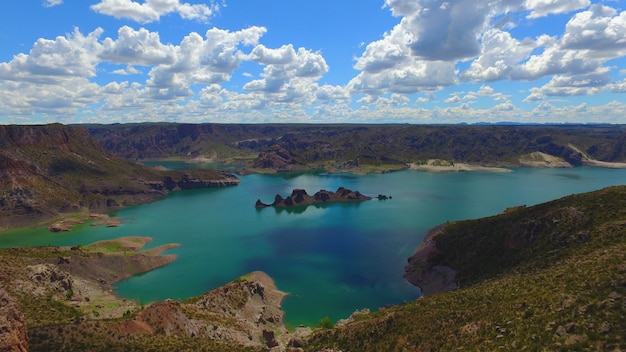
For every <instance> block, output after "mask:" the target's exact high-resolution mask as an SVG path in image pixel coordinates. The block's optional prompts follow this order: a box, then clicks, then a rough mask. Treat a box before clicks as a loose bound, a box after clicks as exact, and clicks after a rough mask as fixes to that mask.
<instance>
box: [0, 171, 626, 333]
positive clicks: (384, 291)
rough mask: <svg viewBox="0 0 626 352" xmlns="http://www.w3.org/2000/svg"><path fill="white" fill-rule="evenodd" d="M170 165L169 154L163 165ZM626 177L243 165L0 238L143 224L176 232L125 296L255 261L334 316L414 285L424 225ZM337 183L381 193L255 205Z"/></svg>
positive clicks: (304, 302)
mask: <svg viewBox="0 0 626 352" xmlns="http://www.w3.org/2000/svg"><path fill="white" fill-rule="evenodd" d="M168 166H169V167H176V165H175V164H170V165H168ZM624 183H626V170H611V169H601V168H587V167H583V168H575V169H563V170H560V169H559V170H553V169H519V170H515V171H514V172H511V173H484V172H468V173H449V174H445V173H444V174H435V173H423V172H414V171H403V172H396V173H389V174H382V175H365V176H354V175H325V174H318V175H315V174H300V175H289V176H267V175H249V176H244V177H242V183H241V184H240V185H239V186H237V187H229V188H219V189H205V190H194V191H181V192H175V193H173V194H171V195H170V196H168V197H166V198H164V199H162V200H160V201H157V202H154V203H151V204H145V205H141V206H136V207H130V208H127V209H124V210H122V211H120V212H118V213H117V214H115V215H116V216H119V217H121V218H122V219H123V223H122V225H121V226H119V227H117V228H106V227H90V226H87V225H84V226H82V227H79V228H78V229H77V230H75V231H72V232H71V233H62V234H52V233H49V232H47V231H46V230H45V229H44V230H19V231H13V232H9V233H6V234H3V235H0V246H2V247H8V246H23V245H44V244H55V245H74V244H87V243H90V242H93V241H97V240H101V239H107V238H115V237H120V236H135V235H137V236H150V237H153V238H154V241H153V242H152V243H151V244H150V246H158V245H161V244H165V243H172V242H175V243H180V244H181V247H179V248H176V249H173V250H170V251H169V252H168V253H174V254H177V255H178V259H177V260H176V261H175V262H173V263H172V264H170V265H168V266H166V267H163V268H160V269H158V270H154V271H152V272H149V273H147V274H144V275H139V276H136V277H134V278H132V279H130V280H127V281H124V282H121V283H119V284H118V285H117V292H118V294H120V295H121V296H123V297H128V298H133V299H137V300H140V301H143V302H149V301H153V300H162V299H166V298H176V299H181V298H187V297H190V296H194V295H198V294H200V293H202V292H205V291H207V290H210V289H212V288H215V287H217V286H219V285H222V284H224V283H227V282H229V281H231V280H233V279H235V278H237V277H238V276H241V275H243V274H246V273H248V272H250V271H253V270H262V271H265V272H267V273H268V274H269V275H270V276H272V277H273V278H274V279H275V281H276V284H277V286H278V287H279V289H281V290H283V291H286V292H289V293H291V296H289V297H287V298H286V299H285V301H284V302H283V308H284V310H285V311H286V317H285V318H286V322H287V323H288V325H290V326H292V327H293V326H297V325H299V324H316V323H317V321H319V320H320V319H321V318H323V317H324V316H329V317H330V318H331V319H332V320H333V321H336V320H337V319H340V318H344V317H347V316H349V315H350V313H351V312H353V311H354V310H355V309H361V308H365V307H368V308H370V309H377V308H379V307H382V306H385V305H387V304H398V303H402V302H403V301H406V300H412V299H415V298H417V297H418V296H419V294H420V293H419V290H418V289H417V288H415V287H413V286H411V285H409V284H408V283H406V282H405V281H404V279H403V278H402V273H403V267H404V265H405V263H406V259H407V257H409V256H410V255H411V254H412V253H413V251H414V250H415V247H416V246H418V245H419V244H420V243H421V241H422V239H423V236H424V235H425V233H426V231H427V230H428V228H430V227H432V226H434V225H437V224H440V223H442V222H445V221H452V220H458V219H468V218H477V217H483V216H488V215H493V214H495V213H499V212H501V211H502V210H503V209H505V208H506V207H510V206H515V205H521V204H527V205H532V204H536V203H540V202H544V201H548V200H552V199H555V198H558V197H561V196H565V195H568V194H572V193H580V192H585V191H591V190H596V189H600V188H603V187H605V186H609V185H617V184H624ZM339 186H344V187H347V188H350V189H353V190H359V191H361V192H362V193H364V194H367V195H372V196H374V195H377V194H379V193H383V194H387V195H391V196H392V197H393V199H391V200H387V201H378V200H372V201H367V202H363V203H341V204H330V205H326V206H320V207H317V206H309V207H307V208H299V209H295V210H276V209H273V208H266V209H260V210H257V209H255V208H254V203H255V201H256V199H257V198H261V200H263V201H264V202H271V201H272V200H273V198H274V195H275V194H277V193H280V194H281V195H287V194H290V193H291V190H292V189H293V188H304V189H306V190H307V191H308V192H309V193H310V194H312V193H314V192H316V191H317V190H319V189H328V190H335V189H336V188H338V187H339Z"/></svg>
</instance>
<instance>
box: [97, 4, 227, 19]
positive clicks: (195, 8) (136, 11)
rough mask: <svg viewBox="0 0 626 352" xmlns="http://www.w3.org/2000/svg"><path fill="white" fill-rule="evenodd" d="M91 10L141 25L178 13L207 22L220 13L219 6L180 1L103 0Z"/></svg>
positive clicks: (184, 16) (187, 17)
mask: <svg viewBox="0 0 626 352" xmlns="http://www.w3.org/2000/svg"><path fill="white" fill-rule="evenodd" d="M90 8H91V10H93V11H95V12H98V13H101V14H103V15H109V16H113V17H115V18H128V19H131V20H133V21H136V22H140V23H149V22H154V21H158V20H159V19H160V18H161V16H164V15H167V14H170V13H178V14H179V15H180V17H181V18H183V19H189V20H198V21H201V22H206V21H207V20H208V19H209V18H210V17H211V16H213V14H214V13H215V12H217V11H219V5H217V4H215V3H213V2H210V3H209V5H206V4H189V3H181V2H180V0H145V1H144V2H142V3H139V2H136V1H132V0H101V1H100V2H99V3H97V4H94V5H91V7H90Z"/></svg>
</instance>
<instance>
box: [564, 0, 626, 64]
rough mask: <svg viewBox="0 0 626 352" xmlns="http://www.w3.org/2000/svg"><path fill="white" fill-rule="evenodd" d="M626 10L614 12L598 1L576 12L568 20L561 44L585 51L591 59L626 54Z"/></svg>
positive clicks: (566, 47) (567, 47)
mask: <svg viewBox="0 0 626 352" xmlns="http://www.w3.org/2000/svg"><path fill="white" fill-rule="evenodd" d="M624 33H626V11H622V12H621V13H619V14H617V11H616V10H615V9H613V8H610V7H606V6H603V5H600V4H595V5H592V6H591V7H590V8H589V10H588V11H583V12H579V13H577V14H576V15H574V17H572V19H571V20H570V21H569V22H568V23H567V26H566V32H565V35H564V36H563V40H562V47H563V48H564V49H571V50H586V51H588V52H589V54H590V55H591V56H593V57H594V58H613V57H618V56H623V55H626V40H624Z"/></svg>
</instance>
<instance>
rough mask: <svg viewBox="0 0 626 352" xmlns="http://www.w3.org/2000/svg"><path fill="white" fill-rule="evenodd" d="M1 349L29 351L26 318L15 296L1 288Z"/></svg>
mask: <svg viewBox="0 0 626 352" xmlns="http://www.w3.org/2000/svg"><path fill="white" fill-rule="evenodd" d="M0 351H1V352H14V351H15V352H22V351H28V329H27V328H26V318H25V317H24V313H22V310H21V309H20V307H19V304H18V302H17V300H16V299H15V298H13V297H12V296H10V295H9V294H8V293H7V292H6V291H5V290H4V289H2V288H0Z"/></svg>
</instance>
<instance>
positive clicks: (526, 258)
mask: <svg viewBox="0 0 626 352" xmlns="http://www.w3.org/2000/svg"><path fill="white" fill-rule="evenodd" d="M624 229H626V186H621V187H611V188H607V189H604V190H601V191H597V192H592V193H587V194H581V195H573V196H569V197H565V198H562V199H559V200H555V201H552V202H548V203H544V204H540V205H537V206H533V207H518V208H515V209H509V210H508V211H507V212H505V213H503V214H500V215H497V216H493V217H489V218H483V219H477V220H469V221H459V222H454V223H450V224H448V225H446V226H445V228H444V229H443V231H441V232H440V233H439V234H438V235H435V237H434V238H433V240H434V241H435V242H436V246H437V251H434V252H433V254H432V256H431V257H430V260H431V264H432V265H433V266H436V265H442V266H448V267H451V268H453V269H455V270H457V276H456V278H457V280H458V282H459V284H460V286H461V288H459V289H457V290H455V291H452V292H445V293H439V294H435V295H432V296H429V297H426V298H422V299H418V300H417V301H415V302H411V303H408V304H404V305H401V306H396V307H391V308H388V309H381V310H380V311H378V312H375V313H371V314H362V315H359V316H358V318H356V319H355V320H354V321H352V322H350V323H349V324H347V325H345V326H343V327H340V328H336V329H332V330H324V331H320V332H318V333H316V334H315V335H314V336H313V337H312V338H311V340H310V341H309V344H308V345H307V348H306V349H307V350H310V351H316V350H320V349H322V348H325V347H332V348H335V349H341V350H345V351H347V350H349V351H378V350H380V351H382V350H384V351H423V350H439V351H444V350H448V351H449V350H455V349H460V348H463V349H467V348H469V349H473V350H497V349H504V350H523V349H526V350H604V351H612V350H615V351H617V350H623V349H624V348H626V339H624V336H626V335H625V334H624V332H625V331H626V320H625V319H624V317H626V236H625V235H624V233H625V232H624Z"/></svg>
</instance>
